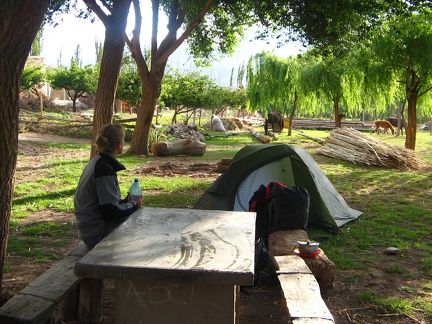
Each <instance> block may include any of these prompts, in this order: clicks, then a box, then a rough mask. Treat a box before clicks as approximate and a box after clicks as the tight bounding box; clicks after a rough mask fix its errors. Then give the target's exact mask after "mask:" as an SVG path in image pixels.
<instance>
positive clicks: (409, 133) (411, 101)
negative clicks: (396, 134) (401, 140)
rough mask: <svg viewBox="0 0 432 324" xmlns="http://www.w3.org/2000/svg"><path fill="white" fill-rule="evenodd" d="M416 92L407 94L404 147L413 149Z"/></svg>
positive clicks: (415, 127)
mask: <svg viewBox="0 0 432 324" xmlns="http://www.w3.org/2000/svg"><path fill="white" fill-rule="evenodd" d="M416 108H417V93H416V92H410V94H409V96H408V127H407V129H406V138H405V148H407V149H411V150H413V151H414V150H415V143H416V134H417V116H416V115H417V112H416Z"/></svg>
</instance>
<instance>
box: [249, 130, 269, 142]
mask: <svg viewBox="0 0 432 324" xmlns="http://www.w3.org/2000/svg"><path fill="white" fill-rule="evenodd" d="M251 134H252V135H253V136H255V137H256V138H258V139H259V140H260V141H261V142H263V143H270V137H268V136H266V135H262V134H260V133H258V132H256V131H255V130H253V129H251Z"/></svg>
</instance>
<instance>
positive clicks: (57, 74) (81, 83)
mask: <svg viewBox="0 0 432 324" xmlns="http://www.w3.org/2000/svg"><path fill="white" fill-rule="evenodd" d="M48 79H49V81H50V82H51V86H52V87H53V88H54V89H65V90H66V92H67V93H68V95H69V98H70V99H71V100H72V102H73V111H74V112H75V111H76V100H77V99H78V98H79V97H81V96H83V95H84V94H85V93H88V94H91V93H95V91H96V87H97V79H98V72H97V70H96V69H95V68H94V67H93V66H91V65H87V66H85V67H84V68H81V67H80V66H79V64H78V63H77V62H76V61H75V60H72V63H71V66H70V68H69V69H68V68H65V67H63V66H59V67H57V68H52V69H50V70H49V71H48Z"/></svg>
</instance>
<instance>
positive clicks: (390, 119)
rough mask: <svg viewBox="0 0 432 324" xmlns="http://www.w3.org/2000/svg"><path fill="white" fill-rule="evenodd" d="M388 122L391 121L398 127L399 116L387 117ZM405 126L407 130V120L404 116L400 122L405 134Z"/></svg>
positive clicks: (401, 129)
mask: <svg viewBox="0 0 432 324" xmlns="http://www.w3.org/2000/svg"><path fill="white" fill-rule="evenodd" d="M386 120H387V121H388V122H390V124H392V125H393V127H396V128H397V126H398V118H397V117H389V118H387V119H386ZM404 128H405V130H406V125H405V120H404V119H403V118H402V119H401V124H400V128H399V129H400V131H401V134H402V135H403V130H404Z"/></svg>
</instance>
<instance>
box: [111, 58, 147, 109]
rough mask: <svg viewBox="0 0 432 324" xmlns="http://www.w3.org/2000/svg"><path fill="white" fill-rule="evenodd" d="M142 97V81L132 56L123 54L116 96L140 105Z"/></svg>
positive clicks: (133, 104) (131, 103)
mask: <svg viewBox="0 0 432 324" xmlns="http://www.w3.org/2000/svg"><path fill="white" fill-rule="evenodd" d="M141 97H142V82H141V79H140V76H139V74H138V69H137V66H136V63H135V61H134V60H133V59H132V56H130V55H125V56H123V61H122V66H121V69H120V75H119V81H118V86H117V92H116V98H117V99H121V100H123V101H125V102H127V103H129V104H130V105H132V106H133V107H138V105H139V103H140V101H141Z"/></svg>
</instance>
